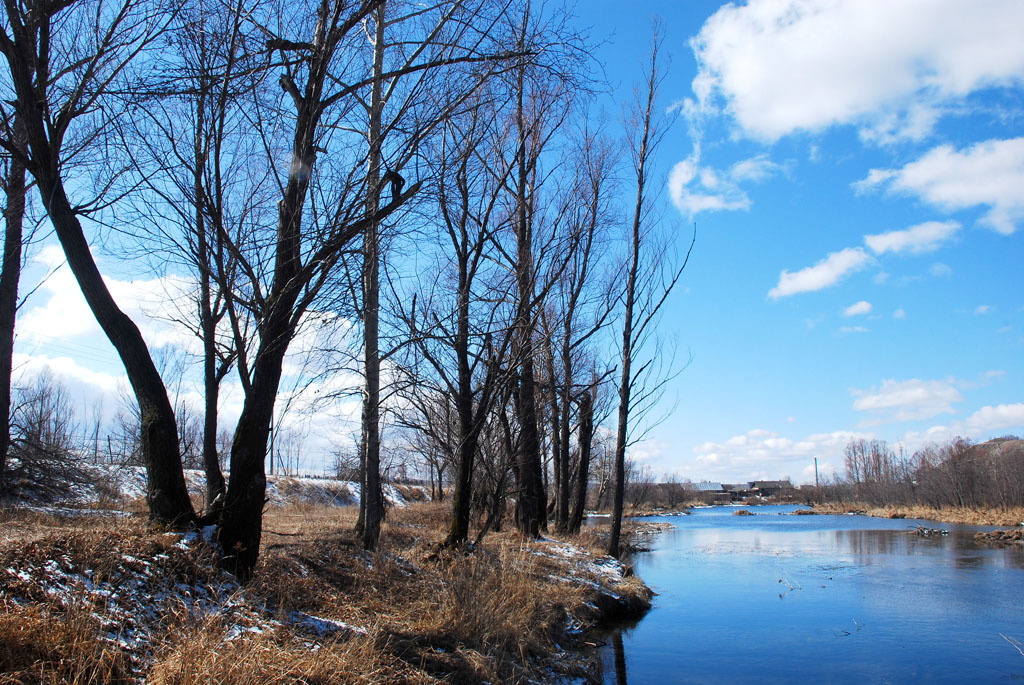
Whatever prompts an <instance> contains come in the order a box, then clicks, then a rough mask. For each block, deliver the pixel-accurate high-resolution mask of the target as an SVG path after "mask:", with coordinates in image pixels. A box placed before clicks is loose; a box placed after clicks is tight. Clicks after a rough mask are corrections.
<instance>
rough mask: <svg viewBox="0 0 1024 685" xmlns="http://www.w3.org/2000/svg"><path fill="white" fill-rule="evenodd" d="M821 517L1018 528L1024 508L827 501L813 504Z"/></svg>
mask: <svg viewBox="0 0 1024 685" xmlns="http://www.w3.org/2000/svg"><path fill="white" fill-rule="evenodd" d="M814 510H815V511H816V512H818V513H820V514H846V513H850V512H858V513H863V514H866V515H867V516H874V517H877V518H908V519H924V520H927V521H941V522H942V523H964V524H968V525H974V526H1016V525H1020V524H1021V523H1022V522H1024V507H1009V508H1003V509H996V508H986V507H982V508H972V507H944V508H941V509H938V508H935V507H926V506H921V505H913V506H896V505H888V506H883V507H870V506H869V507H865V506H864V505H863V504H857V503H849V502H827V503H824V504H816V505H814Z"/></svg>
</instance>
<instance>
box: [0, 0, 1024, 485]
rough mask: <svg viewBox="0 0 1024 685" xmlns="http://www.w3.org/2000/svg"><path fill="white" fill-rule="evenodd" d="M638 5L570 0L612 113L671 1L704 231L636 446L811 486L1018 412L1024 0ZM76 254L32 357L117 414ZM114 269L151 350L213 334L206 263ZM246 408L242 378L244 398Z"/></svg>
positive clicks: (679, 134) (229, 405)
mask: <svg viewBox="0 0 1024 685" xmlns="http://www.w3.org/2000/svg"><path fill="white" fill-rule="evenodd" d="M629 8H630V11H629V12H628V13H626V12H623V5H622V3H621V2H606V1H605V0H590V1H589V2H581V3H579V5H578V6H577V8H576V11H577V13H578V14H579V23H580V25H583V26H590V27H591V33H592V36H593V37H594V38H601V37H604V36H609V38H608V39H607V41H605V42H604V43H603V44H602V47H601V48H600V52H599V53H598V54H597V55H596V56H597V58H598V60H599V61H601V62H603V63H604V64H605V68H606V74H607V76H608V78H609V79H610V80H611V82H612V84H613V89H614V90H613V93H612V95H610V96H608V97H607V98H606V103H607V104H606V109H607V110H608V112H609V114H611V115H612V116H615V115H617V113H618V110H619V107H620V104H619V103H620V102H621V101H623V100H624V99H626V98H628V97H631V95H630V94H631V90H632V84H633V82H634V81H635V80H636V79H637V78H638V77H639V75H640V72H641V62H642V61H643V60H644V59H645V57H646V55H647V51H648V46H649V42H650V35H651V19H652V17H653V16H655V15H657V16H659V17H660V18H661V21H662V27H663V33H664V50H665V53H666V55H667V56H670V57H671V64H670V67H669V73H668V76H667V78H666V81H665V83H664V86H663V88H662V100H663V102H662V106H663V107H664V108H666V109H667V110H671V112H672V113H673V114H672V115H673V116H674V117H675V123H674V126H673V128H672V129H671V131H670V133H669V134H668V136H667V137H666V139H665V141H664V144H663V146H662V147H661V149H660V150H659V152H658V159H657V164H658V171H659V174H660V176H659V178H660V179H661V181H660V182H661V183H662V184H663V198H662V199H663V202H664V203H665V208H666V209H665V220H666V221H667V222H669V224H668V225H669V226H671V227H672V230H678V231H679V234H680V240H686V239H688V237H689V234H688V226H689V225H690V223H691V222H692V221H696V223H697V227H698V229H697V230H698V238H697V245H696V248H695V251H694V255H693V258H692V260H691V262H690V266H689V267H688V269H687V271H686V273H685V275H684V278H683V281H682V283H681V285H680V290H679V291H678V292H676V293H675V294H674V296H673V298H672V299H671V300H670V302H669V304H668V310H667V311H666V316H665V318H664V320H663V324H662V326H663V329H664V331H665V332H666V333H667V334H668V335H669V337H671V338H672V339H674V341H675V342H676V344H677V345H678V349H679V354H680V355H682V356H686V355H687V354H691V355H692V357H693V359H692V363H691V364H690V365H689V366H688V368H687V369H686V370H685V371H684V372H683V373H682V374H680V375H679V376H678V378H677V379H675V380H674V381H673V383H672V385H671V388H670V391H669V397H667V398H666V400H665V403H664V405H663V409H669V408H672V407H673V406H674V411H673V413H672V415H671V416H670V417H669V419H668V420H666V421H664V422H663V423H661V424H660V425H658V426H657V427H656V428H654V429H653V431H652V432H651V434H650V437H649V439H648V440H647V441H645V442H644V443H641V444H639V445H637V446H636V448H635V450H634V453H633V456H634V457H635V458H638V459H640V460H641V461H642V462H644V463H647V464H649V465H650V466H651V467H652V469H653V470H654V471H655V472H656V473H659V474H661V473H666V472H675V473H677V474H679V475H681V476H685V477H690V478H693V479H695V480H697V479H710V480H720V481H740V480H748V479H753V478H758V477H768V478H776V477H783V476H789V477H791V478H792V479H793V480H794V481H796V482H812V481H813V477H814V475H813V474H814V472H813V460H814V458H815V457H818V459H819V462H820V464H821V469H822V471H823V472H827V471H828V470H829V469H832V468H837V467H841V460H842V450H843V447H844V446H845V444H846V443H847V441H848V440H849V439H851V438H854V437H864V438H880V439H884V440H888V441H889V442H891V443H901V444H902V445H904V446H905V447H906V448H907V449H908V450H910V451H913V450H915V449H917V448H919V447H920V446H922V445H924V444H926V443H928V442H929V441H939V440H945V439H948V438H950V437H952V436H954V435H964V436H967V437H970V438H972V439H975V440H983V439H987V438H989V437H994V436H998V435H1004V434H1007V433H1017V434H1020V433H1024V392H1022V389H1024V276H1022V275H1021V268H1020V263H1021V257H1022V256H1024V249H1022V247H1024V246H1022V239H1024V41H1022V40H1020V29H1021V27H1024V3H1020V2H1017V1H1016V0H1008V1H1006V2H981V1H979V2H969V3H967V2H962V1H959V0H952V1H941V0H927V1H921V2H910V1H907V2H901V3H892V2H884V1H877V0H847V1H845V2H838V1H834V0H830V1H827V2H826V1H825V0H821V1H814V2H790V1H788V0H766V1H762V2H749V3H737V4H734V5H726V6H722V5H721V4H720V3H713V2H695V1H686V2H681V1H680V2H646V1H643V0H637V1H634V2H631V3H630V4H629ZM60 262H61V259H60V255H59V251H58V250H56V249H55V248H54V247H53V246H49V247H45V248H43V249H42V250H37V251H36V256H35V261H34V262H33V264H32V266H31V268H30V269H29V271H28V272H27V274H26V283H32V282H37V281H38V279H39V278H40V277H41V275H42V274H43V273H45V272H46V271H47V269H49V268H55V269H57V271H56V272H55V274H54V275H53V276H52V277H51V278H50V279H49V280H48V281H46V283H44V284H43V285H42V286H41V287H40V288H39V290H38V291H37V292H36V293H35V294H34V295H33V296H32V298H31V299H30V300H29V302H28V303H27V304H26V306H25V308H24V310H23V313H22V318H21V320H20V322H19V334H18V335H19V337H18V344H17V351H18V354H19V357H18V364H19V373H20V374H22V376H20V377H22V378H24V377H27V375H29V374H31V373H32V372H35V371H37V370H39V369H41V368H43V367H46V366H48V367H50V368H52V369H54V370H55V371H56V372H57V373H58V374H59V375H61V377H62V378H63V379H64V381H65V382H66V383H67V384H68V385H69V386H71V387H72V389H73V390H74V391H75V393H76V394H77V396H78V397H80V398H83V399H82V400H81V401H82V402H83V403H84V404H86V405H88V406H89V407H96V406H98V405H100V404H102V406H103V411H104V412H105V413H106V414H107V415H109V414H110V413H112V412H113V410H114V409H115V408H116V404H117V399H116V398H117V395H118V394H119V393H120V392H123V390H121V389H123V388H124V387H126V384H125V382H124V379H123V371H122V370H121V368H120V366H119V364H118V363H117V359H116V357H115V356H114V355H113V351H112V349H111V348H110V347H109V345H108V344H107V343H106V341H105V340H104V339H103V338H102V336H101V335H100V334H99V332H98V328H97V327H96V325H95V323H94V322H93V321H92V318H91V315H90V314H89V312H88V311H87V309H85V307H84V304H83V303H82V301H81V297H80V295H79V294H78V291H77V287H76V286H75V284H74V282H73V279H71V277H70V274H68V273H67V270H66V267H63V268H62V267H60V266H59V265H60ZM101 268H103V270H104V271H105V273H107V275H108V281H109V282H110V283H111V287H112V289H113V290H114V292H115V296H116V297H117V298H118V301H119V302H121V304H122V306H124V307H125V308H126V309H127V310H128V311H129V312H130V313H132V314H133V315H135V316H136V317H137V318H138V319H139V321H140V322H141V325H142V329H143V333H144V335H145V336H146V337H147V340H148V341H149V342H150V344H151V346H156V345H161V344H166V343H173V344H176V345H179V346H181V347H187V348H190V349H195V347H196V343H195V341H194V340H192V339H190V338H189V336H188V335H187V334H183V333H182V332H181V331H178V330H176V329H175V328H174V327H173V326H171V325H169V324H167V323H165V322H163V321H161V320H160V319H159V318H154V317H153V314H154V312H155V311H157V310H160V309H164V310H167V307H168V303H170V302H173V301H174V300H175V297H176V294H181V293H183V292H184V291H186V290H187V287H188V286H187V284H186V283H183V282H180V281H179V280H176V279H175V278H174V277H173V276H165V277H162V278H158V277H156V276H150V277H146V276H142V277H131V278H130V277H127V276H124V275H123V274H124V273H125V269H124V268H123V267H122V266H121V265H119V264H117V263H116V262H113V261H111V260H109V259H101ZM26 289H27V287H26V286H23V288H22V290H23V291H25V290H26ZM170 313H171V312H169V311H165V312H164V314H165V316H166V315H168V314H170ZM299 347H301V345H299ZM173 367H174V364H173V363H172V362H167V365H166V368H167V369H168V372H167V375H169V376H171V377H172V378H175V377H179V376H180V375H181V374H180V372H175V371H174V370H173ZM337 382H338V384H342V381H337ZM171 384H172V385H175V383H174V382H173V380H172V381H171ZM180 390H181V392H182V394H183V396H185V397H186V398H187V399H188V401H191V402H193V403H194V404H195V406H199V395H198V393H197V392H196V390H195V389H194V388H192V387H190V386H189V385H188V383H185V384H184V385H182V386H180ZM240 406H241V395H240V393H239V392H238V391H237V388H234V387H233V386H232V385H231V384H230V383H229V385H228V386H227V387H226V388H225V394H224V398H223V402H222V411H223V413H224V415H225V417H230V416H237V412H238V410H239V409H240ZM357 415H358V412H357V407H356V405H355V404H354V403H353V402H347V403H340V404H338V405H337V406H334V407H331V408H329V409H328V410H325V411H323V412H322V413H321V414H320V415H319V416H318V418H317V419H316V420H315V421H313V423H312V424H310V423H309V422H303V423H302V424H301V425H298V424H297V425H296V426H295V430H296V431H299V432H305V433H307V434H308V435H309V436H311V437H310V438H309V442H308V444H309V446H310V454H313V453H315V452H317V451H318V450H319V452H320V453H323V452H324V451H325V450H326V449H327V447H326V444H327V443H326V442H325V441H326V440H327V438H326V437H325V436H328V435H331V434H335V435H336V434H337V422H338V421H352V420H354V419H355V418H356V417H357ZM315 461H316V460H312V461H311V462H310V463H308V464H306V466H307V467H308V468H313V467H315V466H316V465H317V464H316V463H315Z"/></svg>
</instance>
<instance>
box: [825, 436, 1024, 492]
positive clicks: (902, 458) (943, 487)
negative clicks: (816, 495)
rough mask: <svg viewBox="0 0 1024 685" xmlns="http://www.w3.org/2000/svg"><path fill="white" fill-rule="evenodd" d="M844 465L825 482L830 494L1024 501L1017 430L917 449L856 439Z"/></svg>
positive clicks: (1022, 450)
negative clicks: (984, 439) (1001, 435)
mask: <svg viewBox="0 0 1024 685" xmlns="http://www.w3.org/2000/svg"><path fill="white" fill-rule="evenodd" d="M844 465H845V470H844V473H843V474H840V475H837V477H836V478H835V480H834V481H833V482H831V483H829V484H827V485H826V486H825V487H824V488H823V495H824V497H825V498H826V499H830V500H836V501H859V502H864V503H866V504H874V505H890V504H897V505H913V504H920V505H926V506H930V507H936V508H941V507H952V506H956V507H1020V506H1024V443H1022V442H1021V441H1020V439H1019V438H1017V437H1015V436H1007V437H1004V438H997V439H995V440H990V441H988V442H985V443H980V444H972V443H971V441H970V440H967V439H965V438H954V439H952V440H950V441H949V442H947V443H943V444H937V445H929V446H927V447H924V448H922V449H920V450H918V451H916V452H914V453H913V454H907V453H906V452H904V451H903V449H902V448H899V449H893V448H892V447H890V446H889V445H888V444H887V443H886V442H885V441H884V440H853V441H851V442H850V443H849V444H848V445H847V446H846V450H845V452H844Z"/></svg>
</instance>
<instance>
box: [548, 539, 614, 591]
mask: <svg viewBox="0 0 1024 685" xmlns="http://www.w3.org/2000/svg"><path fill="white" fill-rule="evenodd" d="M530 551H531V552H532V553H533V554H536V555H537V556H542V557H548V558H550V559H558V558H561V559H567V560H569V561H570V562H572V569H573V574H572V575H573V578H571V579H570V578H565V579H562V580H566V581H569V582H580V581H581V580H585V576H586V575H590V576H595V577H598V578H601V579H602V580H603V581H605V582H606V583H609V584H612V585H614V584H616V583H620V582H622V580H623V579H624V578H625V577H626V566H625V564H623V563H622V562H621V561H619V560H618V559H616V558H614V557H610V556H597V555H594V554H591V553H590V552H589V551H587V550H585V549H583V548H582V547H578V546H577V545H573V544H570V543H568V542H561V541H559V540H552V539H551V538H541V539H540V540H539V544H538V545H537V547H535V548H533V549H531V550H530Z"/></svg>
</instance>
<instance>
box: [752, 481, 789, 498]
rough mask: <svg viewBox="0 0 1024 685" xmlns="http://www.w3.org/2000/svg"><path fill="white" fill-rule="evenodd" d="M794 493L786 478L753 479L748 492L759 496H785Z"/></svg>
mask: <svg viewBox="0 0 1024 685" xmlns="http://www.w3.org/2000/svg"><path fill="white" fill-rule="evenodd" d="M795 493H796V488H794V487H793V484H792V483H790V482H789V481H788V480H755V481H751V483H750V494H752V495H758V496H760V497H785V496H787V495H793V494H795Z"/></svg>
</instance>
